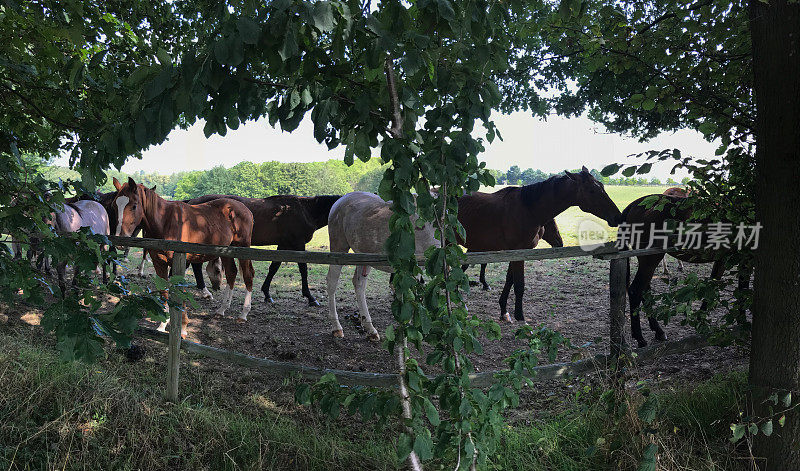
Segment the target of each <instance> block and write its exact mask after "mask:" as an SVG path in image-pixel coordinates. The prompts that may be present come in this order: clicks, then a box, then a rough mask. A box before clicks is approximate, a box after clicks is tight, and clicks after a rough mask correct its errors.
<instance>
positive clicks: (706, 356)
mask: <svg viewBox="0 0 800 471" xmlns="http://www.w3.org/2000/svg"><path fill="white" fill-rule="evenodd" d="M139 254H140V252H138V251H137V253H135V254H134V253H132V254H131V260H130V263H129V265H128V266H127V267H126V269H125V270H124V272H125V273H126V275H128V276H129V277H130V279H131V280H133V282H134V283H139V284H145V285H150V286H152V281H150V278H151V277H153V276H155V275H154V274H153V270H152V265H149V264H148V265H147V269H146V271H145V273H146V278H145V279H141V278H137V277H135V276H131V275H133V273H134V272H135V271H136V268H137V267H138V262H139V260H140V258H139V257H140V255H139ZM669 264H670V269H671V271H670V273H671V275H672V276H673V277H675V276H682V274H681V273H680V272H678V271H677V266H676V263H675V261H674V260H672V259H671V260H670V261H669ZM255 267H256V279H255V281H254V285H255V289H254V293H253V309H252V311H251V312H250V315H249V317H248V321H247V322H246V323H244V324H240V323H237V322H235V321H234V319H233V317H234V316H235V315H238V314H239V312H240V311H241V307H242V303H243V301H244V293H245V291H244V285H243V283H242V281H241V278H238V279H237V283H236V289H235V293H234V298H233V303H232V305H231V308H230V309H229V310H228V316H227V317H225V318H219V317H215V316H214V312H215V310H216V308H217V307H218V305H219V303H220V299H221V296H220V294H221V293H220V292H215V299H214V300H203V299H200V298H199V292H198V293H197V298H198V304H199V309H194V310H193V309H190V312H189V318H190V323H189V335H188V337H187V338H188V340H191V341H194V342H199V343H202V344H206V345H211V346H215V347H219V348H225V349H228V350H232V351H235V352H240V353H244V354H248V355H253V356H256V357H262V358H268V359H273V360H282V361H290V362H295V363H300V364H304V365H310V366H318V367H325V368H335V369H344V370H353V371H372V372H386V373H391V372H394V371H396V366H395V364H394V361H393V358H392V356H391V355H390V354H389V352H387V351H386V350H385V349H383V348H382V347H381V345H380V344H379V343H373V342H370V341H368V340H367V338H366V336H365V335H364V333H363V331H362V330H361V329H360V326H359V324H358V317H357V308H356V303H355V296H354V292H353V286H352V282H351V279H350V278H351V276H352V273H353V268H352V267H349V268H348V267H345V268H344V270H343V273H342V277H341V280H340V284H339V289H338V291H337V294H336V296H337V305H338V309H339V318H340V322H341V323H342V326H343V327H344V331H345V338H344V339H334V338H333V337H332V336H331V333H330V331H331V329H330V322H329V321H328V317H327V316H328V312H327V311H328V309H327V300H326V293H325V288H324V286H325V275H326V273H327V267H324V266H310V267H309V286H310V289H311V291H312V293H313V294H314V296H315V297H316V298H317V300H318V301H319V302H320V306H318V307H309V306H308V303H307V302H306V300H305V298H303V297H302V296H301V294H300V276H299V273H298V271H297V267H296V265H295V264H284V265H283V266H281V268H280V270H279V271H278V274H277V275H276V277H275V279H274V281H273V284H272V290H271V294H272V297H273V299H274V301H275V302H274V304H268V303H266V302H265V301H264V296H263V294H262V293H261V291H260V290H259V288H260V286H261V283H262V282H263V280H264V277H265V275H266V271H267V267H268V264H267V263H266V262H257V263H256V264H255ZM635 268H636V263H635V262H633V263H632V267H631V269H632V275H633V274H634V273H635V271H634V270H635ZM686 270H687V272H696V273H698V274H701V275H703V276H707V275H708V274H709V272H710V265H692V264H686ZM468 273H469V274H471V275H473V276H474V277H475V278H477V274H478V269H477V267H473V268H472V269H471V270H470V271H469V272H468ZM186 276H187V279H188V280H189V281H190V283H193V282H194V277H193V275H192V271H191V270H188V271H187V274H186ZM487 279H488V281H489V283H490V285H491V286H492V289H491V290H490V291H483V290H481V289H480V287H473V288H472V290H471V292H470V294H469V302H468V308H469V311H470V312H471V313H475V314H477V315H478V316H480V317H481V318H484V319H495V320H497V319H499V314H500V312H499V305H498V298H499V296H500V290H501V288H502V282H503V281H504V280H505V266H504V265H501V264H495V265H490V266H489V268H488V270H487ZM666 286H667V285H666V282H665V278H664V277H663V275H662V274H661V269H660V268H659V271H658V272H657V276H656V277H655V278H654V280H653V287H654V289H655V290H656V291H662V290H664V289H665V288H666ZM513 297H514V295H513V290H512V294H511V296H510V298H509V308H513V303H514V301H513ZM367 303H368V306H369V309H370V314H371V315H372V319H373V323H374V325H375V327H376V328H377V329H378V332H380V333H381V335H382V334H383V332H384V331H385V330H386V328H387V327H388V326H389V324H390V322H391V320H392V318H391V311H390V305H391V294H390V291H389V284H388V274H386V273H382V272H376V271H373V272H372V273H371V274H370V280H369V285H368V289H367ZM524 306H525V311H524V313H525V317H526V319H527V321H528V322H529V324H531V325H533V326H538V325H541V324H544V325H547V326H549V327H551V328H553V329H556V330H559V331H560V332H561V333H562V334H563V335H564V336H565V337H567V338H569V339H570V341H571V343H572V345H573V346H575V347H576V349H572V350H565V351H562V352H561V353H560V355H559V358H558V359H557V361H570V359H572V358H575V357H576V354H577V356H579V357H588V356H591V355H595V354H598V353H606V352H607V351H608V349H609V340H608V334H609V321H608V313H609V292H608V262H606V261H601V260H595V259H592V258H589V257H584V258H576V259H562V260H547V261H541V262H540V261H536V262H527V264H526V283H525V303H524ZM143 324H146V325H150V326H153V325H154V324H152V323H149V322H147V321H143ZM679 324H680V323H679V319H676V320H675V321H673V322H671V323H670V324H669V325H667V326H665V332H666V333H667V336H668V338H669V339H670V340H677V339H680V338H683V337H686V336H688V335H691V334H692V333H693V329H692V328H691V327H687V326H681V325H679ZM516 326H517V325H516V324H507V323H501V327H502V328H503V334H502V339H501V340H498V341H488V340H485V339H484V342H483V348H484V354H483V355H480V356H476V357H475V359H474V362H475V365H476V369H477V370H478V371H488V370H495V369H500V368H502V367H503V359H504V358H506V357H507V356H508V355H509V354H510V353H511V352H512V351H514V350H515V349H517V348H521V347H524V344H523V343H522V342H521V341H518V340H516V339H514V330H515V327H516ZM642 328H643V331H644V333H645V338H646V339H647V340H648V341H649V342H652V341H653V334H652V332H651V331H650V330H649V328H648V327H647V322H646V320H643V321H642ZM625 333H626V337H627V338H628V341H630V335H629V328H628V327H627V326H626V330H625ZM542 362H543V363H546V359H543V360H542ZM744 364H746V352H742V351H741V349H738V348H735V347H727V348H717V347H711V348H705V349H702V350H698V351H696V352H691V353H689V354H685V355H672V356H669V357H664V358H662V359H660V360H659V361H657V362H655V363H654V364H653V365H650V366H648V367H646V368H643V369H642V370H641V372H640V374H643V375H646V376H649V377H651V378H652V379H656V380H657V379H674V380H676V381H678V382H683V381H695V380H698V379H703V378H706V377H710V376H713V374H715V373H718V372H721V371H726V370H729V369H732V368H741V367H742V366H743V365H744ZM670 382H672V381H670Z"/></svg>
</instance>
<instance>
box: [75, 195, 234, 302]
mask: <svg viewBox="0 0 800 471" xmlns="http://www.w3.org/2000/svg"><path fill="white" fill-rule="evenodd" d="M150 190H151V191H156V185H153V187H152V188H150ZM116 196H117V192H116V191H109V192H108V193H100V192H95V193H94V194H89V193H84V194H82V195H80V196H73V197H71V198H67V199H66V200H65V202H67V203H74V202H76V201H81V200H88V201H97V202H98V203H100V204H101V205H103V207H104V208H105V209H106V212H108V220H109V223H110V224H111V227H117V210H116V209H115V208H114V198H116ZM140 232H142V226H139V227H137V228H136V230H134V231H133V234H131V237H138V236H139V233H140ZM130 249H131V248H130V247H125V249H124V250H123V252H122V255H123V256H124V257H125V258H127V257H128V252H130ZM145 262H147V251H146V250H143V251H142V262H141V263H140V264H139V271H138V274H139V276H142V277H143V276H144V265H145ZM191 265H192V270H193V271H194V278H195V280H196V281H197V289H199V290H200V291H201V292H202V297H203V298H206V299H213V296H212V295H211V292H209V291H208V289H207V288H206V285H205V281H204V280H203V270H202V264H200V263H193V264H191ZM206 272H207V273H208V274H209V277H211V276H212V275H213V274H217V278H216V279H217V284H216V286H215V287H214V289H219V280H220V279H221V276H222V275H221V273H222V268H221V265H220V263H219V260H214V261H212V262H209V263H208V265H207V266H206ZM116 273H117V266H116V265H114V275H116Z"/></svg>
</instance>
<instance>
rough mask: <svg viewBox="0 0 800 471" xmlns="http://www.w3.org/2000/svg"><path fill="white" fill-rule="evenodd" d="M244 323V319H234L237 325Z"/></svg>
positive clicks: (245, 320)
mask: <svg viewBox="0 0 800 471" xmlns="http://www.w3.org/2000/svg"><path fill="white" fill-rule="evenodd" d="M245 322H247V319H245V318H243V317H237V318H236V323H237V324H244V323H245Z"/></svg>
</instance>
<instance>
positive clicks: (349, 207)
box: [326, 191, 437, 342]
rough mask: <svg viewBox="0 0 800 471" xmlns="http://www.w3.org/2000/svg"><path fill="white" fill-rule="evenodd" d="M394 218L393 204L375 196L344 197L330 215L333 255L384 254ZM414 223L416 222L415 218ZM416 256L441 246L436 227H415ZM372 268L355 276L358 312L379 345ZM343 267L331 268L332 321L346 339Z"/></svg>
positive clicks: (334, 329)
mask: <svg viewBox="0 0 800 471" xmlns="http://www.w3.org/2000/svg"><path fill="white" fill-rule="evenodd" d="M391 216H392V203H391V202H387V201H384V200H383V199H381V197H380V196H378V195H376V194H374V193H366V192H363V191H354V192H352V193H347V194H346V195H344V196H342V197H341V198H340V199H339V200H338V201H336V203H334V205H333V207H331V211H330V215H329V216H328V234H329V236H330V250H331V252H347V251H349V250H350V249H353V252H356V253H383V252H385V245H386V240H387V239H388V238H389V234H390V231H389V219H390V218H391ZM412 220H416V218H415V217H413V218H412ZM414 239H415V243H416V253H417V255H421V254H423V253H424V252H425V249H427V248H428V247H430V246H431V245H434V244H436V243H437V241H436V238H435V237H434V228H433V225H431V224H430V223H425V225H424V226H423V227H422V228H417V227H416V226H415V228H414ZM377 268H378V269H379V270H382V271H386V272H390V273H391V272H392V269H391V268H388V267H377ZM371 269H372V267H369V266H357V267H356V269H355V273H354V274H353V287H354V288H355V292H356V301H357V303H358V310H359V312H360V314H361V316H360V319H361V326H362V327H363V328H364V330H365V331H366V332H367V338H368V339H369V340H370V341H373V342H378V341H379V340H380V335H379V334H378V331H377V330H376V329H375V326H373V325H372V317H370V315H369V309H368V308H367V298H366V289H367V276H368V275H369V272H370V271H371ZM341 273H342V266H341V265H330V267H329V268H328V276H327V278H326V281H327V291H328V318H329V319H330V321H331V324H332V333H333V336H334V337H339V338H341V337H344V331H343V330H342V325H341V324H340V323H339V316H338V314H337V312H336V289H337V288H338V287H339V277H340V276H341Z"/></svg>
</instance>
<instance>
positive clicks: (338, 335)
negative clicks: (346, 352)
mask: <svg viewBox="0 0 800 471" xmlns="http://www.w3.org/2000/svg"><path fill="white" fill-rule="evenodd" d="M332 334H333V336H334V337H336V338H337V339H343V338H344V332H343V331H341V330H334V331H333V332H332Z"/></svg>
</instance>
